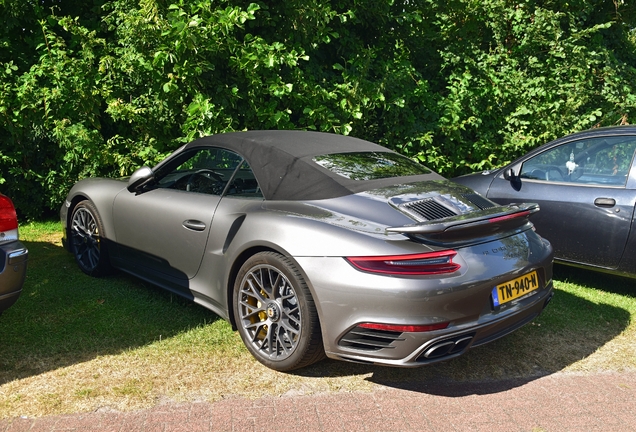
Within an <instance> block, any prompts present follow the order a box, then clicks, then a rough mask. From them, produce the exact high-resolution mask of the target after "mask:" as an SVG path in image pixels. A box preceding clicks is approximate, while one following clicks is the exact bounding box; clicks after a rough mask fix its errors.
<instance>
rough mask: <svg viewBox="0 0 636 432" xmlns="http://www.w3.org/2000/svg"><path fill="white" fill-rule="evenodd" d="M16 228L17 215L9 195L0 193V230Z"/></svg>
mask: <svg viewBox="0 0 636 432" xmlns="http://www.w3.org/2000/svg"><path fill="white" fill-rule="evenodd" d="M17 228H18V215H16V213H15V207H13V203H12V202H11V200H10V199H9V197H7V196H4V195H0V232H3V231H10V230H14V229H17Z"/></svg>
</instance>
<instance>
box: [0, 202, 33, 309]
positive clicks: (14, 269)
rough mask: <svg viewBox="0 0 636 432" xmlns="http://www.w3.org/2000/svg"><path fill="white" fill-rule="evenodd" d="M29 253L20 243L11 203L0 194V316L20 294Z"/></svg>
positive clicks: (16, 217) (15, 217) (13, 208)
mask: <svg viewBox="0 0 636 432" xmlns="http://www.w3.org/2000/svg"><path fill="white" fill-rule="evenodd" d="M28 257H29V252H28V251H27V248H26V247H24V245H23V244H22V243H21V242H20V236H19V233H18V216H17V215H16V212H15V207H14V206H13V202H12V201H11V199H9V197H7V196H6V195H3V194H1V193H0V315H2V312H4V311H5V310H7V309H8V308H9V307H10V306H12V305H13V304H14V303H15V302H16V301H17V300H18V298H19V297H20V293H22V285H23V284H24V279H25V277H26V268H27V260H28Z"/></svg>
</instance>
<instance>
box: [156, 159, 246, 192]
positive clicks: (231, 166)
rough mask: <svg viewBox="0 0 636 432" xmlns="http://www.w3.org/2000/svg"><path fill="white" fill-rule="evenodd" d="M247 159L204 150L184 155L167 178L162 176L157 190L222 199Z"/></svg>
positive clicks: (176, 162) (166, 173)
mask: <svg viewBox="0 0 636 432" xmlns="http://www.w3.org/2000/svg"><path fill="white" fill-rule="evenodd" d="M242 160H243V158H242V157H241V156H239V155H237V154H236V153H234V152H231V151H229V150H225V149H220V148H200V149H192V150H190V151H188V152H184V153H183V154H182V155H180V157H179V158H178V159H176V160H175V161H174V162H173V163H172V164H171V166H169V167H166V170H165V174H162V175H160V178H159V181H158V183H157V186H158V187H160V188H166V189H177V190H183V191H187V192H195V193H203V194H211V195H221V194H222V193H223V191H224V190H225V186H226V185H227V182H228V180H229V179H230V178H232V174H233V173H234V171H235V170H236V168H237V167H238V165H239V164H240V163H241V162H242Z"/></svg>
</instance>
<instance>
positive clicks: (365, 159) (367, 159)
mask: <svg viewBox="0 0 636 432" xmlns="http://www.w3.org/2000/svg"><path fill="white" fill-rule="evenodd" d="M314 162H316V163H317V164H318V165H320V166H322V167H324V168H326V169H328V170H329V171H331V172H334V173H336V174H338V175H341V176H343V177H346V178H348V179H351V180H376V179H383V178H390V177H406V176H414V175H422V174H430V173H431V170H429V169H428V168H426V167H425V166H423V165H420V164H418V163H417V162H415V161H412V160H411V159H409V158H407V157H404V156H402V155H399V154H397V153H383V152H357V153H334V154H327V155H322V156H316V157H314Z"/></svg>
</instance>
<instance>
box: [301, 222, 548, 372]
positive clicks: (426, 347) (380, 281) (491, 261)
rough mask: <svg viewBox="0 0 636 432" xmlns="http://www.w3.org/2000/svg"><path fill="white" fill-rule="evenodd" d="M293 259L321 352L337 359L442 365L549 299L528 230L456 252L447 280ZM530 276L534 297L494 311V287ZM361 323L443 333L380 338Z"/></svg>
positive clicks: (540, 256) (336, 261)
mask: <svg viewBox="0 0 636 432" xmlns="http://www.w3.org/2000/svg"><path fill="white" fill-rule="evenodd" d="M295 258H296V260H297V261H298V262H299V264H300V266H301V268H302V269H303V270H304V271H305V273H306V274H307V280H308V283H309V285H310V289H311V290H312V295H313V296H314V300H315V301H316V307H317V309H318V314H319V317H320V321H321V329H322V334H323V342H324V347H325V352H326V354H327V356H328V357H330V358H335V359H340V360H349V361H355V362H363V363H372V364H381V365H388V366H401V367H416V366H423V365H425V364H430V363H435V362H438V361H443V360H448V359H451V358H454V357H457V356H460V355H461V354H463V353H464V352H466V351H467V350H468V349H470V348H472V347H476V346H479V345H483V344H485V343H488V342H491V341H494V340H496V339H498V338H500V337H503V336H505V335H507V334H509V333H511V332H513V331H514V330H516V329H518V328H520V327H521V326H523V325H525V324H527V323H529V322H531V321H532V320H533V319H535V318H536V317H538V316H539V314H541V312H542V311H543V309H544V307H545V306H546V305H547V303H548V302H549V301H550V299H551V298H552V295H553V283H552V258H553V254H552V247H551V246H550V244H549V243H548V242H547V241H545V240H543V239H541V238H540V237H539V236H537V235H536V233H534V232H533V231H531V230H528V231H526V232H524V233H520V234H518V235H515V236H513V237H510V238H507V239H502V240H498V241H495V242H489V243H485V244H480V245H475V246H471V247H468V248H464V249H461V250H459V254H458V255H457V256H456V257H455V258H454V260H453V262H456V263H458V264H460V265H461V269H460V270H459V271H457V272H456V273H452V274H449V275H433V276H427V277H388V276H380V275H376V274H369V273H365V272H360V271H358V270H356V269H354V268H353V266H351V265H349V264H348V263H347V262H346V261H345V260H344V259H342V258H328V257H322V258H319V257H313V258H309V257H295ZM325 269H328V271H325ZM532 272H536V276H537V279H538V283H537V288H536V289H535V290H534V291H532V292H529V293H528V294H526V295H523V296H521V297H519V298H517V299H515V300H514V301H510V302H508V303H506V304H504V305H501V306H497V305H495V303H494V301H493V297H492V291H493V288H494V287H496V286H499V285H501V284H505V283H507V282H509V281H512V280H514V279H515V278H519V277H522V276H524V275H528V274H530V273H532ZM367 323H371V324H374V323H378V324H382V325H384V324H388V325H392V326H394V327H395V326H398V327H399V326H407V327H408V326H429V325H435V324H438V323H447V326H446V327H445V328H443V329H438V330H435V329H434V330H431V331H426V330H422V331H417V332H416V331H387V330H384V329H381V330H377V329H374V328H369V326H368V325H367Z"/></svg>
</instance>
